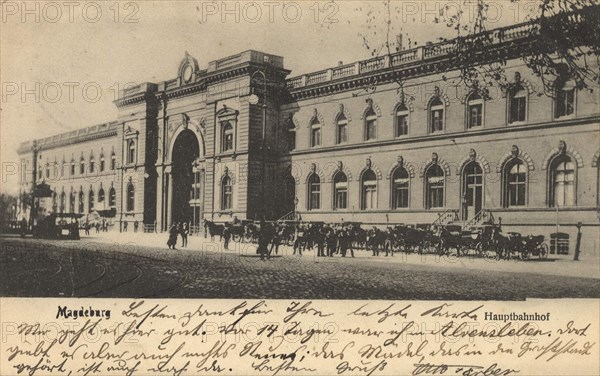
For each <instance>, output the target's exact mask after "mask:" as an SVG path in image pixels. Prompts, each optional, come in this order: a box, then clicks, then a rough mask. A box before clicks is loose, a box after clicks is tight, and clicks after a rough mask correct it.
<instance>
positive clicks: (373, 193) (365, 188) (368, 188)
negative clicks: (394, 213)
mask: <svg viewBox="0 0 600 376" xmlns="http://www.w3.org/2000/svg"><path fill="white" fill-rule="evenodd" d="M360 186H361V191H362V192H361V203H360V207H361V209H362V210H371V209H377V175H375V172H374V171H373V170H371V169H368V170H366V171H365V172H364V173H363V174H362V177H361V179H360Z"/></svg>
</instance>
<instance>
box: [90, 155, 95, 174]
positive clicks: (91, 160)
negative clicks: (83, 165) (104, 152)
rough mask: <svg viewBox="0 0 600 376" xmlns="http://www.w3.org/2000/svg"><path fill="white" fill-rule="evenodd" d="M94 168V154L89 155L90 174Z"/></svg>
mask: <svg viewBox="0 0 600 376" xmlns="http://www.w3.org/2000/svg"><path fill="white" fill-rule="evenodd" d="M95 169H96V162H95V160H94V156H91V157H90V174H93V173H94V170H95Z"/></svg>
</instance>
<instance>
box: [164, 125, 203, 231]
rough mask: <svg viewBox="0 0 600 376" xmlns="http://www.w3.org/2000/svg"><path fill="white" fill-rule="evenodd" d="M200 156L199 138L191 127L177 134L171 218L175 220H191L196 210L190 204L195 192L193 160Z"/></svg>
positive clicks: (174, 151)
mask: <svg viewBox="0 0 600 376" xmlns="http://www.w3.org/2000/svg"><path fill="white" fill-rule="evenodd" d="M199 156H200V147H199V146H198V138H197V137H196V135H195V134H194V132H192V131H191V130H189V129H186V130H184V131H183V132H181V133H180V134H179V136H177V139H176V140H175V145H174V146H173V156H172V159H171V160H172V161H173V167H172V170H171V171H172V176H173V193H172V195H171V197H172V203H171V220H172V223H175V222H191V221H192V219H193V217H194V210H193V209H192V207H191V205H190V200H192V197H191V195H192V194H193V190H192V186H193V185H194V178H195V176H194V173H193V171H192V163H193V161H194V160H195V159H196V158H198V157H199Z"/></svg>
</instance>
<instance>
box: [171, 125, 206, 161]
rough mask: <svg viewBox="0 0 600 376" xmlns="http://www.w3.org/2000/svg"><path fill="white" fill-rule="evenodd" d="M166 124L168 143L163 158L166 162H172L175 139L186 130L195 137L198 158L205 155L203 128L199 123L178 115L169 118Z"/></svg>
mask: <svg viewBox="0 0 600 376" xmlns="http://www.w3.org/2000/svg"><path fill="white" fill-rule="evenodd" d="M168 122H169V126H168V132H169V138H168V141H169V143H168V148H167V154H166V156H165V159H166V160H168V161H169V162H172V161H173V148H174V147H175V142H176V141H177V137H179V135H180V134H181V133H182V132H185V131H186V130H189V131H191V132H192V133H193V134H194V135H195V136H196V139H197V140H198V150H199V155H200V157H203V156H204V155H205V153H206V146H205V142H204V135H203V126H202V122H201V121H193V120H190V119H189V117H188V116H187V115H185V114H180V115H177V116H174V117H169V119H168Z"/></svg>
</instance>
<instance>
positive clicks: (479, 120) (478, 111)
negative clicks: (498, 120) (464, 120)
mask: <svg viewBox="0 0 600 376" xmlns="http://www.w3.org/2000/svg"><path fill="white" fill-rule="evenodd" d="M482 115H483V104H480V103H478V104H472V105H470V106H469V121H468V125H469V129H470V128H474V127H481V126H482V125H483V116H482Z"/></svg>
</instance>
